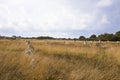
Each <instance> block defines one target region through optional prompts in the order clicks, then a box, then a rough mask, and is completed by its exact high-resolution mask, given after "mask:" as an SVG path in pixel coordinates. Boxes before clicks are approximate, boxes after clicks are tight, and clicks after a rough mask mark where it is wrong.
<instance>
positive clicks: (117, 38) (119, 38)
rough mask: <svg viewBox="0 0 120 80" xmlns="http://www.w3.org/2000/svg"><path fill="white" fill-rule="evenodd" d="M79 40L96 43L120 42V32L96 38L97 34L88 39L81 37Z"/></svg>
mask: <svg viewBox="0 0 120 80" xmlns="http://www.w3.org/2000/svg"><path fill="white" fill-rule="evenodd" d="M79 40H94V41H98V40H101V41H120V31H117V32H116V33H115V34H113V33H104V34H100V35H98V36H96V35H95V34H92V35H91V36H90V37H89V38H86V37H85V36H80V37H79Z"/></svg>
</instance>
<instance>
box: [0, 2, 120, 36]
mask: <svg viewBox="0 0 120 80" xmlns="http://www.w3.org/2000/svg"><path fill="white" fill-rule="evenodd" d="M119 30H120V0H0V35H8V36H12V35H20V36H53V37H67V38H68V37H71V38H72V37H79V36H80V35H84V36H90V35H91V34H97V35H98V34H101V33H105V32H108V33H115V32H116V31H119Z"/></svg>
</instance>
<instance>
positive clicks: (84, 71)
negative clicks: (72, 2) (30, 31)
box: [0, 40, 120, 80]
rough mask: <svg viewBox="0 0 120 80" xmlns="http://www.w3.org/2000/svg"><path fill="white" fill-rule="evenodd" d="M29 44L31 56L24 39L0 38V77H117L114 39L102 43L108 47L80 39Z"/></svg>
mask: <svg viewBox="0 0 120 80" xmlns="http://www.w3.org/2000/svg"><path fill="white" fill-rule="evenodd" d="M66 42H67V44H66ZM31 43H32V44H33V46H34V47H35V52H34V55H32V56H26V55H25V54H24V51H25V49H26V47H27V46H26V45H25V41H24V40H0V80H120V45H118V44H116V43H114V42H110V43H105V42H103V43H102V45H107V46H109V48H108V49H102V48H97V47H95V46H94V44H93V45H92V46H87V47H86V46H83V44H82V42H81V41H77V42H74V41H62V40H61V41H59V40H31ZM33 57H34V59H35V62H34V65H30V62H31V59H32V58H33Z"/></svg>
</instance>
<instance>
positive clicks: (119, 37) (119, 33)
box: [115, 31, 120, 40]
mask: <svg viewBox="0 0 120 80" xmlns="http://www.w3.org/2000/svg"><path fill="white" fill-rule="evenodd" d="M115 36H116V37H117V39H118V40H120V31H117V32H116V33H115Z"/></svg>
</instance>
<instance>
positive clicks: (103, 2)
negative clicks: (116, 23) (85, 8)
mask: <svg viewBox="0 0 120 80" xmlns="http://www.w3.org/2000/svg"><path fill="white" fill-rule="evenodd" d="M110 5H112V1H111V0H100V1H99V2H98V3H97V6H98V7H107V6H110Z"/></svg>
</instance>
